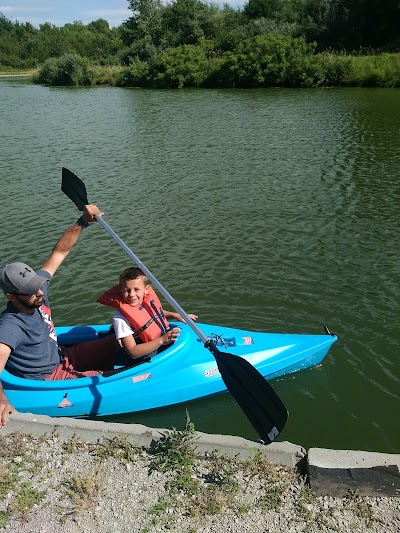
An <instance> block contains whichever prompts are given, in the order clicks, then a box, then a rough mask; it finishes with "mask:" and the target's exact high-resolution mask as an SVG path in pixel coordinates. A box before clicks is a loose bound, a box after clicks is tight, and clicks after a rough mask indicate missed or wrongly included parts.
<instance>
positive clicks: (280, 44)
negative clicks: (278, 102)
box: [217, 34, 315, 87]
mask: <svg viewBox="0 0 400 533" xmlns="http://www.w3.org/2000/svg"><path fill="white" fill-rule="evenodd" d="M314 50H315V44H309V43H307V42H306V41H305V39H304V38H303V37H299V38H292V37H289V36H285V35H273V34H269V35H264V36H257V37H254V38H253V39H249V40H246V41H243V42H242V43H240V44H239V45H238V46H237V47H236V48H235V50H234V51H233V52H227V53H226V54H225V56H224V57H223V59H222V62H221V68H220V72H219V76H218V79H217V83H218V85H221V86H226V87H276V86H287V87H296V86H310V85H313V84H314V83H315V82H314V80H313V76H314V74H313V69H312V64H311V61H310V58H311V56H312V55H313V53H314Z"/></svg>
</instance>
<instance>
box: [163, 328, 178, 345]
mask: <svg viewBox="0 0 400 533" xmlns="http://www.w3.org/2000/svg"><path fill="white" fill-rule="evenodd" d="M180 331H181V330H180V329H179V328H172V329H170V330H169V331H167V333H164V335H162V336H161V337H160V339H161V341H162V344H168V343H169V342H175V341H176V340H177V339H178V337H179V332H180Z"/></svg>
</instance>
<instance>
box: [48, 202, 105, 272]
mask: <svg viewBox="0 0 400 533" xmlns="http://www.w3.org/2000/svg"><path fill="white" fill-rule="evenodd" d="M102 214H103V213H100V211H99V209H98V208H97V206H95V205H85V209H84V212H83V215H82V216H83V220H84V221H85V222H86V224H89V222H94V221H95V220H96V218H95V215H100V216H101V215H102ZM82 229H83V228H82V226H81V225H79V224H78V222H75V224H74V225H73V226H71V227H70V228H69V229H67V231H66V232H65V233H64V235H62V236H61V237H60V238H59V240H58V241H57V243H56V245H55V246H54V248H53V251H52V252H51V254H50V257H49V258H48V259H47V261H46V262H45V263H44V264H43V266H42V267H41V270H46V272H49V274H51V275H52V276H54V274H55V272H56V270H57V269H58V267H59V266H60V265H61V263H62V262H63V261H64V259H65V258H66V257H67V255H68V254H69V252H70V251H71V250H72V248H73V247H74V245H75V243H76V242H77V240H78V238H79V235H80V234H81V232H82Z"/></svg>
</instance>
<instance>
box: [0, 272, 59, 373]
mask: <svg viewBox="0 0 400 533" xmlns="http://www.w3.org/2000/svg"><path fill="white" fill-rule="evenodd" d="M37 274H38V275H39V276H43V277H44V278H46V279H47V280H48V281H46V283H45V284H44V285H43V287H42V290H43V292H44V296H43V304H42V305H41V306H40V307H39V308H38V309H35V310H34V312H33V313H32V314H29V315H27V314H24V313H19V312H18V311H17V310H16V309H15V307H14V306H13V305H12V303H11V302H9V303H8V305H7V308H6V310H5V311H4V312H3V313H2V314H1V315H0V342H1V343H3V344H7V346H9V347H10V348H11V354H10V357H9V358H8V361H7V364H6V369H7V370H9V371H10V372H12V373H14V374H17V375H20V376H22V377H24V378H28V379H44V378H45V377H46V376H48V375H50V374H51V373H52V372H53V370H54V369H55V368H56V367H57V366H58V365H59V364H60V363H61V356H60V354H59V350H58V344H57V336H56V332H55V330H54V324H53V321H52V319H51V311H50V306H49V301H48V298H47V290H48V286H49V283H50V280H51V275H50V274H49V273H48V272H46V271H45V270H38V271H37Z"/></svg>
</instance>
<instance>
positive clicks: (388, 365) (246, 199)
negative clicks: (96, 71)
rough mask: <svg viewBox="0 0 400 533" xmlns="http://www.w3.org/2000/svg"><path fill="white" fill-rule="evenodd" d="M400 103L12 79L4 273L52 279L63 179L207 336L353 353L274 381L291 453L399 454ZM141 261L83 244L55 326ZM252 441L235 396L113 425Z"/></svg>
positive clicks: (101, 244) (70, 211)
mask: <svg viewBox="0 0 400 533" xmlns="http://www.w3.org/2000/svg"><path fill="white" fill-rule="evenodd" d="M399 100H400V93H399V92H398V91H395V90H393V91H392V90H375V89H374V90H367V89H363V90H360V89H350V90H341V89H334V90H277V89H273V90H254V91H239V90H238V91H229V90H227V91H206V90H204V91H196V90H193V91H190V90H183V91H164V92H163V91H147V90H124V89H110V88H102V89H66V88H46V87H38V86H30V85H27V84H24V83H20V82H18V81H7V82H6V81H0V116H1V122H2V125H1V129H0V136H1V138H0V141H1V146H2V156H3V157H2V165H1V170H0V177H1V192H2V198H3V209H2V229H3V236H2V243H1V260H2V263H5V262H7V261H12V260H16V259H21V260H24V261H27V262H29V263H31V264H32V266H35V267H38V266H40V265H41V263H42V262H43V260H44V259H45V257H46V256H47V254H48V253H49V252H50V250H51V248H52V246H53V245H54V243H55V241H56V240H57V238H58V237H59V236H60V234H61V233H62V231H63V230H64V228H66V227H67V226H68V225H69V224H70V223H72V222H73V220H74V217H78V215H79V213H78V212H77V211H75V208H74V206H73V205H72V204H71V202H70V201H69V200H68V199H67V198H66V197H65V196H64V195H63V194H62V193H61V192H60V183H61V168H62V167H63V166H65V167H67V168H69V169H71V170H72V171H73V172H75V173H77V174H78V175H79V176H80V177H81V178H82V179H84V181H85V183H86V185H87V189H88V195H89V200H90V201H91V202H95V203H97V204H98V205H99V206H100V207H101V208H102V209H103V210H104V211H105V219H106V220H107V222H108V223H109V224H110V225H111V227H112V228H113V229H114V230H115V231H116V232H117V233H118V234H119V235H120V236H121V237H122V238H123V240H124V241H125V242H126V243H127V244H128V245H129V246H130V247H131V248H132V250H133V251H134V252H135V253H136V254H137V255H138V256H139V257H140V259H141V260H142V261H143V262H144V263H145V264H146V266H147V267H148V268H150V270H151V271H152V272H153V273H154V274H155V275H156V276H157V278H158V279H159V280H160V281H161V283H162V284H163V285H164V286H165V287H166V288H167V290H168V291H169V292H170V293H171V294H172V295H173V296H174V297H175V298H176V300H177V301H178V302H179V303H181V305H183V307H184V308H185V309H186V310H187V311H188V312H195V313H196V314H198V315H199V318H200V320H201V321H202V322H209V323H220V324H223V325H228V326H236V327H241V326H243V327H246V328H248V329H253V330H258V331H264V330H268V331H275V332H293V333H320V332H322V327H323V325H324V324H328V325H329V327H330V328H331V330H332V331H334V332H335V333H337V334H338V335H339V337H340V340H339V342H338V343H336V344H335V345H334V346H333V348H332V349H331V350H330V352H329V354H328V356H327V357H326V358H325V360H324V361H323V363H322V364H321V365H320V366H318V367H317V368H314V369H312V370H308V371H305V372H302V373H297V374H294V375H292V376H288V377H285V378H282V379H279V380H276V381H275V382H274V383H273V386H274V388H275V389H276V390H277V392H278V394H279V395H280V396H281V397H282V399H283V400H284V403H285V404H286V405H287V407H288V409H289V411H290V419H289V422H288V424H287V427H286V429H285V431H284V432H283V434H282V439H285V440H291V441H292V442H296V443H299V444H301V445H303V446H304V447H306V448H307V447H310V446H321V447H332V448H335V447H336V448H353V449H357V448H358V449H367V450H368V449H369V450H378V451H388V452H397V451H398V447H399V436H398V431H397V428H396V424H394V422H393V415H392V413H394V412H396V410H398V409H399V407H400V402H399V392H398V391H399V379H400V377H399V364H398V351H399V337H400V336H399V326H398V318H397V317H398V316H399V312H398V311H399V304H398V301H399V286H400V272H399V270H400V267H399V245H398V233H399V223H398V205H399V194H400V193H399V168H400V165H399V157H400V156H399V151H398V147H397V140H398V138H399V135H398V134H399V128H400V106H399V103H400V102H399ZM129 263H130V260H129V258H128V257H127V256H126V255H125V254H124V252H123V251H122V250H121V249H120V248H119V246H118V245H117V244H116V243H114V242H113V241H112V240H111V238H110V237H109V236H108V235H107V234H106V233H105V232H104V230H103V229H102V228H101V227H91V228H90V229H89V230H87V231H85V234H84V235H83V236H82V238H81V240H80V242H79V243H78V245H77V246H76V249H75V250H74V251H73V252H72V253H71V256H70V257H69V258H68V259H67V260H66V262H65V263H64V264H63V266H62V267H61V269H60V272H59V273H58V275H57V276H56V278H55V280H54V282H53V286H52V289H51V297H52V303H53V309H54V317H55V320H56V322H57V324H59V325H63V324H64V325H65V324H72V323H96V322H107V321H109V320H110V313H109V312H108V310H107V309H106V308H104V307H103V306H100V305H98V304H96V303H95V300H96V298H97V297H98V295H99V294H101V292H102V291H103V290H104V289H105V288H106V287H108V286H110V284H111V283H114V282H115V281H116V280H117V276H118V274H119V272H120V271H121V270H122V269H123V268H125V267H126V266H127V265H129ZM185 407H187V408H188V409H189V413H190V416H191V418H192V420H193V422H194V423H195V426H196V427H197V429H199V430H201V431H208V432H221V433H233V434H240V435H243V436H246V437H249V438H256V434H255V433H254V430H253V429H252V427H251V426H250V424H249V423H248V422H247V421H246V420H245V418H244V416H243V415H242V413H241V411H240V409H239V407H238V406H237V405H236V403H235V402H234V400H233V399H232V398H231V397H230V396H229V395H224V396H219V397H216V398H209V399H206V400H201V401H196V402H193V403H192V404H189V405H187V406H177V407H174V408H168V409H162V410H158V411H155V412H153V413H142V414H139V415H129V416H128V415H124V416H123V417H115V419H118V420H122V421H125V422H127V421H128V422H140V423H144V424H148V425H151V426H158V427H171V426H172V425H175V426H178V427H180V426H183V425H184V423H185V420H186V415H185Z"/></svg>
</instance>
